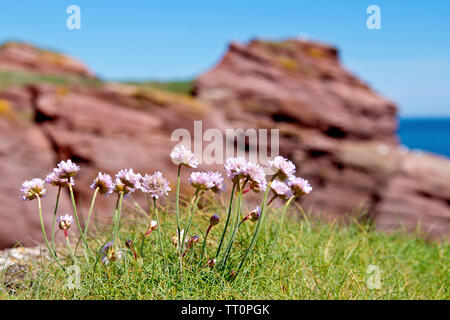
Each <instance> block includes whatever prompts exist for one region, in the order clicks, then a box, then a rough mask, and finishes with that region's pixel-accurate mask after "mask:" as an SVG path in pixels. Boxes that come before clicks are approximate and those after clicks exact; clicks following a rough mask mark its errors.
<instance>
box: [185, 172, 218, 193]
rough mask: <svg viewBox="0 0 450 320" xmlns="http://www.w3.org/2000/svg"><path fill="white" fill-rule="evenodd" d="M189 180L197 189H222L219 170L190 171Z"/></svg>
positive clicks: (215, 190) (216, 190)
mask: <svg viewBox="0 0 450 320" xmlns="http://www.w3.org/2000/svg"><path fill="white" fill-rule="evenodd" d="M189 182H190V183H191V185H192V186H193V187H194V188H197V189H199V190H205V191H206V190H210V189H211V190H212V191H214V192H219V191H221V190H223V189H224V185H223V178H222V175H221V174H220V173H219V172H212V171H206V172H192V173H191V176H190V177H189Z"/></svg>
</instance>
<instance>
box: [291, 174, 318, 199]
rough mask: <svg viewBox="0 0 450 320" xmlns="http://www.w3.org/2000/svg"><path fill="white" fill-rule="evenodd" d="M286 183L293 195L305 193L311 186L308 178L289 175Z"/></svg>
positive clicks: (308, 191) (310, 189)
mask: <svg viewBox="0 0 450 320" xmlns="http://www.w3.org/2000/svg"><path fill="white" fill-rule="evenodd" d="M288 185H289V187H290V188H291V190H292V193H294V194H295V195H301V196H302V195H305V194H307V193H310V192H311V191H312V189H313V188H312V187H311V186H310V184H309V182H308V180H306V179H302V178H299V177H295V176H291V177H289V180H288Z"/></svg>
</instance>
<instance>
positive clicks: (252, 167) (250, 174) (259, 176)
mask: <svg viewBox="0 0 450 320" xmlns="http://www.w3.org/2000/svg"><path fill="white" fill-rule="evenodd" d="M225 170H226V172H227V176H228V178H230V179H231V180H232V181H233V182H234V183H238V182H239V181H241V180H244V181H247V182H248V183H249V185H250V189H251V190H252V191H253V192H259V191H264V190H266V187H267V180H266V174H265V173H264V169H263V168H261V166H260V165H258V164H256V163H253V162H249V161H247V160H246V159H244V158H242V157H236V158H228V159H227V161H226V163H225Z"/></svg>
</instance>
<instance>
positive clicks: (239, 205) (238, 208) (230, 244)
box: [220, 188, 244, 267]
mask: <svg viewBox="0 0 450 320" xmlns="http://www.w3.org/2000/svg"><path fill="white" fill-rule="evenodd" d="M243 195H244V194H243V192H242V188H240V189H239V191H238V203H237V206H236V209H235V211H236V215H235V218H234V227H233V232H232V233H231V238H230V241H229V242H228V245H227V248H226V250H225V255H224V257H223V259H222V261H221V262H220V265H221V267H224V266H225V264H226V262H227V260H228V257H229V255H230V252H231V248H232V247H233V243H234V240H235V239H236V235H237V233H238V230H239V226H240V224H239V220H240V217H241V208H242V197H243Z"/></svg>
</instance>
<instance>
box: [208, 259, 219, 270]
mask: <svg viewBox="0 0 450 320" xmlns="http://www.w3.org/2000/svg"><path fill="white" fill-rule="evenodd" d="M216 262H217V260H216V259H213V258H211V259H209V260H208V267H210V268H214V266H215V265H216Z"/></svg>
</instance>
